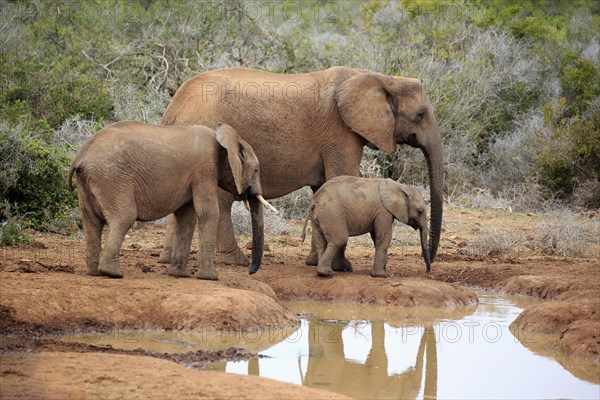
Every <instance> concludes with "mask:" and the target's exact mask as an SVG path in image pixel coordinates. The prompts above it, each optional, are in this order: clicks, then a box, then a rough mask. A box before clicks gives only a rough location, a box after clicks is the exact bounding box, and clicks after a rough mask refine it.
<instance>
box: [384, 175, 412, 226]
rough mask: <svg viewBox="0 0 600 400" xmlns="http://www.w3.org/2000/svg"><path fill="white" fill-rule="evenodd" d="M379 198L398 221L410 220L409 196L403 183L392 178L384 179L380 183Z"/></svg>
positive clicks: (405, 221)
mask: <svg viewBox="0 0 600 400" xmlns="http://www.w3.org/2000/svg"><path fill="white" fill-rule="evenodd" d="M379 198H380V199H381V203H382V204H383V206H384V207H385V209H386V210H388V211H389V212H390V213H391V214H392V215H393V216H394V218H396V219H397V220H398V221H400V222H403V223H407V222H408V202H409V196H408V194H407V193H406V192H405V191H404V190H403V189H402V185H401V184H400V183H398V182H395V181H393V180H391V179H382V180H381V183H380V184H379Z"/></svg>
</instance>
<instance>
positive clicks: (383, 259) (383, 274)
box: [371, 224, 392, 278]
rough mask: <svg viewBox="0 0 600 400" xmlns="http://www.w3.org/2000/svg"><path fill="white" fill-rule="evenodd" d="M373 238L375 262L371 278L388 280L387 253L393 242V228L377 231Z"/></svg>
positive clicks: (372, 234) (373, 233) (372, 235)
mask: <svg viewBox="0 0 600 400" xmlns="http://www.w3.org/2000/svg"><path fill="white" fill-rule="evenodd" d="M371 238H372V239H373V243H374V244H375V261H374V262H373V270H372V271H371V276H374V277H378V278H387V277H388V276H390V274H389V273H388V272H387V252H388V249H389V247H390V243H391V242H392V227H391V224H390V226H389V228H384V229H379V230H377V229H376V230H375V232H372V233H371Z"/></svg>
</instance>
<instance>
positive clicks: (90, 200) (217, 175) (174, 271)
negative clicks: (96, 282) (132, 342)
mask: <svg viewBox="0 0 600 400" xmlns="http://www.w3.org/2000/svg"><path fill="white" fill-rule="evenodd" d="M74 173H76V180H77V188H78V190H77V196H78V197H79V206H80V208H81V214H82V217H83V227H84V234H85V242H86V257H87V273H88V274H89V275H100V274H103V275H108V276H110V277H113V278H121V277H122V276H123V273H122V272H121V268H120V266H119V251H120V248H121V245H122V243H123V239H124V237H125V234H126V233H127V231H128V230H129V228H131V226H132V225H133V223H134V222H135V221H152V220H156V219H158V218H162V217H164V216H166V215H169V214H171V213H174V215H175V218H176V219H177V232H176V234H175V235H176V237H175V244H174V250H173V260H172V263H171V266H170V267H169V269H168V273H169V275H172V276H189V275H190V274H189V271H188V268H187V259H188V254H189V251H190V245H191V240H192V235H193V231H194V226H195V223H196V217H197V218H198V221H199V226H198V233H199V238H200V242H199V247H198V249H199V251H198V271H197V272H196V276H197V277H198V278H201V279H211V280H216V279H218V274H217V271H216V270H215V269H214V268H213V264H214V259H215V249H216V232H217V224H218V221H219V204H218V197H217V188H218V187H220V188H222V189H224V190H226V191H228V192H230V193H232V194H234V195H235V196H236V197H237V198H238V199H244V200H246V199H247V200H248V202H249V203H250V209H251V214H252V242H253V246H252V265H251V266H250V272H251V273H254V272H256V271H257V270H258V268H259V267H260V263H261V260H262V249H263V243H264V229H263V209H262V204H261V203H262V202H264V199H263V198H262V196H261V194H262V190H261V186H260V174H259V164H258V159H257V157H256V154H254V151H253V150H252V147H250V145H249V144H248V143H247V142H246V141H244V140H242V139H241V138H240V137H239V136H238V134H237V133H236V131H235V130H234V129H233V128H232V127H231V126H229V125H226V124H221V125H220V126H219V127H218V128H217V130H216V132H215V131H213V130H212V129H209V128H207V127H205V126H185V127H165V126H156V125H149V124H144V123H140V122H134V121H123V122H117V123H115V124H112V125H110V126H107V127H106V128H104V129H102V130H101V131H99V132H98V133H96V134H95V135H94V136H93V137H92V138H91V139H89V140H88V141H87V142H86V143H85V144H84V145H83V146H82V148H81V150H80V151H79V153H78V154H77V156H76V157H75V159H74V160H73V163H72V164H71V168H70V169H69V176H68V183H69V187H70V188H71V189H72V188H73V182H72V178H73V174H74ZM105 224H108V226H109V228H110V229H109V233H108V240H107V241H106V244H105V246H104V249H101V234H102V228H103V227H104V225H105Z"/></svg>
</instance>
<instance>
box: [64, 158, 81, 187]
mask: <svg viewBox="0 0 600 400" xmlns="http://www.w3.org/2000/svg"><path fill="white" fill-rule="evenodd" d="M79 165H80V164H79V162H75V161H73V162H72V163H71V166H70V167H69V175H68V176H67V183H68V184H69V190H73V189H74V186H73V173H74V172H76V171H77V169H78V168H79Z"/></svg>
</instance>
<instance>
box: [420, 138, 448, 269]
mask: <svg viewBox="0 0 600 400" xmlns="http://www.w3.org/2000/svg"><path fill="white" fill-rule="evenodd" d="M438 137H439V136H438ZM439 140H440V143H436V144H435V145H432V146H429V147H427V148H422V151H423V155H424V156H425V159H426V160H427V170H428V172H429V190H430V197H431V215H430V217H429V256H430V257H431V262H434V261H435V256H436V254H437V250H438V246H439V244H440V236H441V233H442V214H443V207H444V155H443V152H442V144H441V138H440V139H439Z"/></svg>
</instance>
